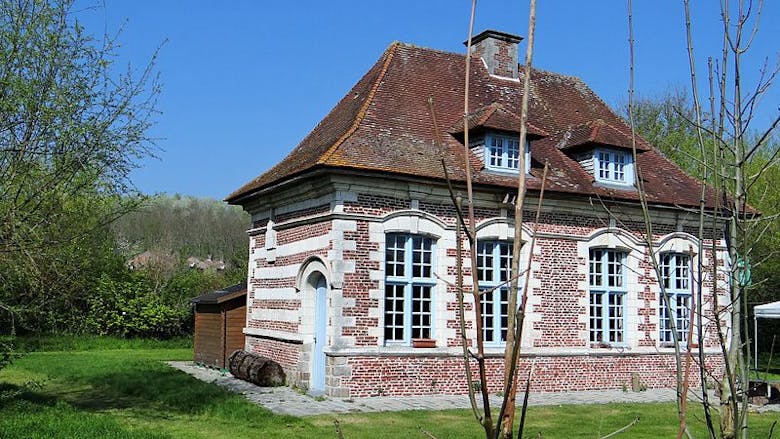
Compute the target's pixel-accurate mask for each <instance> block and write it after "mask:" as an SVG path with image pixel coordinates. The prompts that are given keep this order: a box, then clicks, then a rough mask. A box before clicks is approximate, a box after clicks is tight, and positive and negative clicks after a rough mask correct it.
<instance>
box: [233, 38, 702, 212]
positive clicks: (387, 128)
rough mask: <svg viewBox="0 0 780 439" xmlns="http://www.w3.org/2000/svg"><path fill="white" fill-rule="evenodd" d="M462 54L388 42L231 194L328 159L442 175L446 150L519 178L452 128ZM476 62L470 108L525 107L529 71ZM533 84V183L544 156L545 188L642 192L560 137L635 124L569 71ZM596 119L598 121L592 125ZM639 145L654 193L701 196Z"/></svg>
mask: <svg viewBox="0 0 780 439" xmlns="http://www.w3.org/2000/svg"><path fill="white" fill-rule="evenodd" d="M465 59H466V58H465V56H464V55H462V54H455V53H447V52H441V51H437V50H432V49H426V48H420V47H416V46H412V45H409V44H402V43H394V44H392V45H390V47H389V48H388V49H387V50H386V51H385V53H384V54H383V55H382V57H381V58H380V59H379V60H378V61H377V63H376V64H375V65H374V66H373V67H372V68H371V69H370V70H369V71H368V72H367V73H366V74H365V75H364V76H363V77H362V78H361V79H360V80H359V81H358V83H357V84H356V85H355V86H354V87H353V88H352V89H351V90H350V91H349V92H348V93H347V94H346V96H344V97H343V98H342V99H341V101H340V102H339V103H338V104H337V105H336V106H335V107H334V108H333V110H331V111H330V113H329V114H328V115H327V116H325V118H324V119H323V120H322V121H321V122H320V123H319V124H318V125H317V126H316V127H315V128H314V129H313V130H312V131H311V132H310V133H309V135H307V136H306V137H305V138H304V139H303V141H301V143H300V144H298V146H297V147H296V148H295V149H293V150H292V152H290V154H288V155H287V157H285V158H284V159H283V160H282V161H281V162H279V163H278V164H277V165H276V166H274V167H272V168H271V169H270V170H268V171H267V172H265V173H263V174H261V175H260V176H258V177H256V178H254V179H253V180H251V181H249V182H248V183H246V184H245V185H243V186H242V187H240V188H239V189H237V190H236V191H235V192H233V193H232V194H230V195H229V196H228V197H227V198H226V201H228V202H230V203H233V204H245V203H246V202H248V201H249V200H251V199H253V198H254V197H255V196H257V195H258V194H262V192H263V191H264V190H267V189H269V188H272V187H275V186H276V185H278V184H283V183H284V182H286V181H289V180H290V179H292V178H294V177H297V176H303V175H305V174H306V173H308V172H311V171H315V170H322V169H333V170H342V171H360V172H363V173H365V172H376V173H382V174H387V175H395V176H398V177H418V178H419V177H422V178H428V179H434V180H439V181H442V180H443V179H444V172H443V170H442V165H441V158H442V157H443V158H444V162H445V163H446V166H447V170H448V172H449V175H450V177H451V178H452V179H454V180H455V181H460V182H463V181H465V166H464V163H465V160H466V159H467V158H468V160H469V161H470V163H471V166H472V170H473V172H472V175H473V180H474V183H475V184H477V185H489V186H495V187H498V188H501V187H507V188H511V187H514V186H515V185H516V177H513V176H511V175H504V174H498V173H495V172H491V171H488V170H485V169H484V164H483V163H482V162H481V161H480V160H479V159H478V158H477V156H476V155H475V154H474V152H473V151H468V152H464V147H463V145H462V143H461V140H460V139H458V138H457V136H456V135H453V134H451V133H450V132H451V130H452V127H457V125H458V123H461V124H462V118H463V95H464V91H463V89H464V71H465ZM471 72H472V78H471V81H470V96H469V102H470V108H471V109H472V110H470V113H475V114H476V112H477V110H479V109H483V108H487V109H491V108H492V109H493V113H494V114H495V112H496V111H498V109H501V112H502V113H504V112H505V113H507V114H514V115H518V114H520V102H521V97H522V81H518V80H517V79H508V78H500V77H496V76H492V75H490V74H488V72H487V70H486V68H485V65H484V63H483V62H482V60H481V59H479V58H472V61H471ZM521 79H522V78H521ZM530 93H531V96H530V97H529V115H528V122H529V131H533V130H536V131H535V132H538V133H546V134H549V136H547V137H544V138H541V139H538V140H534V141H532V143H531V155H532V168H531V176H530V178H528V180H527V187H528V189H529V190H531V191H534V190H539V189H540V186H541V174H542V164H543V163H544V162H545V161H547V162H548V163H549V165H550V167H551V170H550V172H549V174H548V180H547V184H546V188H545V190H546V191H550V192H558V193H568V194H581V195H588V196H599V197H604V198H608V199H609V198H611V199H619V200H638V194H637V192H636V190H635V189H633V188H627V189H619V188H614V187H607V186H603V185H599V184H596V183H595V181H594V177H593V175H591V174H589V173H587V172H586V171H585V170H584V169H583V168H582V167H581V166H580V164H579V163H578V162H577V161H575V160H574V159H572V158H571V157H570V156H569V155H567V154H566V152H565V151H564V150H565V148H564V150H562V149H561V148H560V145H559V143H560V141H561V139H562V138H563V137H565V133H566V132H567V131H570V132H576V131H577V127H588V126H589V125H588V124H591V126H590V128H591V130H590V133H591V134H589V135H587V136H585V137H584V138H585V139H590V138H591V137H592V138H593V141H594V142H607V144H611V143H616V142H623V143H625V135H624V134H625V133H627V132H628V133H630V129H629V128H628V127H627V125H626V124H625V122H624V121H623V120H622V119H621V118H619V117H618V116H617V115H615V114H614V113H613V112H612V111H611V110H610V108H609V107H608V106H607V105H606V104H605V103H604V102H603V101H602V100H601V99H600V98H599V97H598V96H597V95H596V94H595V93H593V91H592V90H591V89H590V88H588V87H587V86H586V85H585V84H584V83H583V82H582V81H581V80H579V79H578V78H575V77H572V76H566V75H561V74H558V73H552V72H547V71H543V70H538V69H535V70H533V72H532V74H531V89H530ZM429 99H432V100H433V108H434V111H435V113H436V118H437V122H438V126H437V127H434V126H433V124H432V117H431V113H430V110H429V103H428V101H429ZM503 119H504V120H506V118H503ZM595 121H598V122H595ZM594 124H595V125H598V127H599V128H598V130H597V133H596V134H595V135H592V132H593V129H592V128H593V127H594V126H595V125H594ZM436 130H439V132H440V133H441V137H442V138H443V145H441V147H442V148H441V150H439V148H437V146H436V142H435V138H436ZM518 131H519V129H518ZM586 131H587V130H586ZM619 134H623V135H619ZM572 137H573V136H572ZM610 142H611V143H610ZM638 146H639V148H638V149H639V151H640V152H641V153H640V154H639V155H638V159H637V165H638V171H639V175H641V178H642V179H643V181H644V186H645V189H646V192H647V200H648V202H650V203H654V204H667V205H683V206H697V205H698V203H699V197H700V190H701V189H700V188H701V186H700V183H699V182H698V181H697V180H695V179H693V178H692V177H690V176H688V175H686V174H685V173H684V172H683V171H681V170H680V168H678V167H677V166H676V165H674V164H673V163H672V162H671V161H670V160H668V159H667V158H666V157H664V156H663V154H661V153H660V152H659V151H658V150H656V149H655V148H652V147H651V146H650V145H649V144H648V143H647V142H646V141H644V140H643V139H641V138H639V141H638ZM264 147H267V146H264ZM272 147H283V146H279V145H272ZM464 154H467V156H466V155H464ZM250 158H251V154H250ZM707 200H708V205H710V206H712V205H714V200H715V196H714V194H713V193H712V191H708V195H707Z"/></svg>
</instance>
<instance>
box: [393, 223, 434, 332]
mask: <svg viewBox="0 0 780 439" xmlns="http://www.w3.org/2000/svg"><path fill="white" fill-rule="evenodd" d="M434 253H435V251H434V241H433V239H432V238H429V237H426V236H421V235H409V234H400V233H390V234H387V236H386V241H385V343H386V344H405V345H409V344H411V342H412V339H416V338H422V339H429V338H432V336H433V333H432V331H433V329H432V328H433V324H432V323H433V287H434V286H435V285H436V280H435V279H434V276H433V255H434Z"/></svg>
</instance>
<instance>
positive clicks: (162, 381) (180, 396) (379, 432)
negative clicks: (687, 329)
mask: <svg viewBox="0 0 780 439" xmlns="http://www.w3.org/2000/svg"><path fill="white" fill-rule="evenodd" d="M132 343H138V344H137V345H132V344H124V342H121V341H117V340H113V341H112V340H110V339H108V340H98V339H95V338H92V339H87V340H82V341H74V340H70V341H68V340H65V339H59V340H56V341H52V340H49V341H44V342H41V343H40V346H42V347H46V349H47V350H46V351H41V352H29V353H27V354H25V355H24V356H23V357H22V358H19V359H17V360H16V361H15V362H14V364H13V365H11V366H9V367H8V368H6V369H4V370H2V371H0V393H1V392H3V391H5V392H9V391H10V392H16V395H15V396H14V397H12V398H10V399H9V398H7V399H5V400H2V399H0V437H2V438H28V437H29V438H47V439H48V438H59V437H68V438H131V439H135V438H221V437H230V438H259V437H269V438H270V437H285V438H317V439H325V438H335V437H336V434H335V430H334V427H333V421H334V419H338V420H339V422H340V425H341V428H342V430H343V432H344V436H345V437H346V438H347V439H356V438H369V437H370V438H397V437H420V438H422V437H424V436H423V435H422V434H421V433H420V431H419V428H418V427H422V428H423V429H425V430H427V431H430V432H431V433H432V434H434V435H435V436H436V437H438V438H441V439H443V438H480V437H483V435H484V434H483V433H482V430H481V428H480V427H479V425H477V423H476V422H475V420H474V418H473V416H472V414H471V412H470V411H466V410H450V411H439V412H422V411H407V412H396V413H368V414H343V415H341V414H340V415H329V416H318V417H310V418H309V417H307V418H294V417H290V416H278V415H274V414H272V413H271V412H269V411H267V410H265V409H263V408H261V407H257V406H255V405H253V404H251V403H249V402H247V401H246V400H244V399H243V398H242V397H241V396H239V395H234V394H231V393H229V392H227V391H225V390H222V389H221V388H219V387H217V386H215V385H213V384H209V383H204V382H201V381H198V380H196V379H194V378H192V377H190V376H188V375H186V374H184V373H181V372H179V371H176V370H174V369H171V368H169V367H168V366H166V365H165V364H164V363H163V361H166V360H188V359H191V357H192V351H191V349H190V348H186V347H182V346H181V343H182V342H180V345H179V346H176V345H172V346H167V347H166V346H164V345H158V344H156V342H143V341H133V342H132ZM28 346H29V345H28ZM78 346H83V347H84V349H86V350H76V349H75V348H76V347H78ZM112 346H113V347H115V349H109V348H110V347H112ZM55 348H59V349H55ZM674 413H675V409H674V405H673V404H622V405H621V404H611V405H596V406H557V407H531V408H530V409H529V413H528V424H527V427H526V435H527V437H537V434H538V433H539V432H541V433H542V434H543V437H546V438H558V437H566V438H594V437H598V436H599V435H603V434H606V433H608V432H610V431H613V430H615V429H617V428H619V427H622V426H623V425H625V424H627V423H628V422H630V421H631V420H633V419H634V418H635V417H640V418H641V420H640V422H639V423H638V424H637V425H636V426H635V427H633V428H632V429H631V430H630V432H628V433H626V434H624V435H622V436H620V437H630V438H655V437H670V436H673V435H674V434H675V424H676V419H675V415H674ZM690 417H691V424H692V428H693V430H694V433H695V435H696V436H699V437H701V436H702V434H701V432H702V429H701V423H700V421H698V419H701V412H700V410H699V409H693V410H692V413H691V415H690ZM777 418H778V416H777V414H774V415H762V416H758V415H754V416H751V427H752V430H751V437H757V438H766V437H767V435H768V431H769V428H770V426H771V424H772V422H773V421H774V420H776V419H777Z"/></svg>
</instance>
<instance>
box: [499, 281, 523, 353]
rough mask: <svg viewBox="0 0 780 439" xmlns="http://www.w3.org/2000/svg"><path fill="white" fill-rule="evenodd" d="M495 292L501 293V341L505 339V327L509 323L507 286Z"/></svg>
mask: <svg viewBox="0 0 780 439" xmlns="http://www.w3.org/2000/svg"><path fill="white" fill-rule="evenodd" d="M496 293H497V294H500V295H501V310H500V311H501V321H500V322H499V324H500V329H501V341H506V333H507V327H508V325H509V288H501V289H500V290H498V291H497V292H496ZM518 302H519V297H518Z"/></svg>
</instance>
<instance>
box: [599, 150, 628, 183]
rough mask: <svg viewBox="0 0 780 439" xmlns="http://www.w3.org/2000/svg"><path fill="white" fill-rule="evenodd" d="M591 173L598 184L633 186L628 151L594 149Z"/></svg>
mask: <svg viewBox="0 0 780 439" xmlns="http://www.w3.org/2000/svg"><path fill="white" fill-rule="evenodd" d="M593 161H594V163H593V164H594V166H593V171H594V173H595V174H596V181H597V182H600V183H610V184H620V185H633V184H634V163H633V160H632V157H631V154H629V153H628V151H618V150H614V149H603V148H600V149H596V150H594V152H593Z"/></svg>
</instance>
